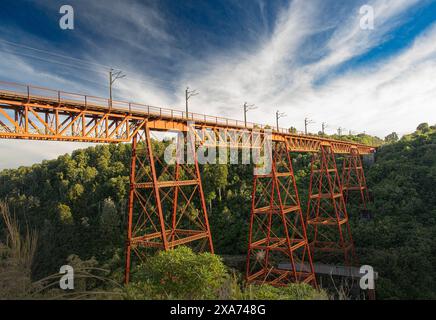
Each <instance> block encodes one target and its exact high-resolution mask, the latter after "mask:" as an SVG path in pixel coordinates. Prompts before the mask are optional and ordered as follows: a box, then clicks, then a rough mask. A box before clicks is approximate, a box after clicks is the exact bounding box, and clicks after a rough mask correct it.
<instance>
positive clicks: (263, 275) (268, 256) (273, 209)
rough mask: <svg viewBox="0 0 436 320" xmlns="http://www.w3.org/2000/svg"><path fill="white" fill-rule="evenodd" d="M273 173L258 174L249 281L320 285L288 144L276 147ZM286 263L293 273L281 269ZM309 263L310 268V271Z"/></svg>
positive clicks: (255, 187) (250, 249)
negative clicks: (315, 271) (279, 266)
mask: <svg viewBox="0 0 436 320" xmlns="http://www.w3.org/2000/svg"><path fill="white" fill-rule="evenodd" d="M271 160H272V170H271V173H270V174H264V175H254V180H253V194H252V205H251V217H250V229H249V239H248V254H247V266H246V279H247V282H249V283H260V284H262V283H269V284H272V285H277V286H280V285H286V284H288V283H290V282H304V283H310V284H312V285H314V286H316V278H315V273H314V269H313V264H312V256H311V253H310V247H309V242H308V240H307V234H306V227H305V224H304V219H303V214H302V211H301V206H300V199H299V196H298V190H297V185H296V181H295V176H294V170H293V168H292V162H291V157H290V153H289V148H288V146H287V143H286V142H277V143H275V145H274V146H273V147H272V159H271ZM283 261H286V262H288V263H289V264H290V265H291V270H284V269H280V268H278V264H279V263H283ZM306 264H307V265H308V266H309V268H308V269H307V270H306V269H305V268H304V267H305V266H306Z"/></svg>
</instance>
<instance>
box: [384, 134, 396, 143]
mask: <svg viewBox="0 0 436 320" xmlns="http://www.w3.org/2000/svg"><path fill="white" fill-rule="evenodd" d="M398 139H399V138H398V134H397V133H396V132H392V133H391V134H388V135H387V136H386V137H385V141H386V142H387V143H393V142H397V141H398Z"/></svg>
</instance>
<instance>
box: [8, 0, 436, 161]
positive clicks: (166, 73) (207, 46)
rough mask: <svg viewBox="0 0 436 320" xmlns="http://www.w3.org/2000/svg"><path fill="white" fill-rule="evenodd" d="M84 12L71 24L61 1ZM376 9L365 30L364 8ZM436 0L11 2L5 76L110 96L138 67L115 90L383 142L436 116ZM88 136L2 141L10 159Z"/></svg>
mask: <svg viewBox="0 0 436 320" xmlns="http://www.w3.org/2000/svg"><path fill="white" fill-rule="evenodd" d="M63 4H69V5H71V6H72V7H73V8H74V11H75V29H74V30H61V29H60V27H59V19H60V18H61V15H60V14H59V8H60V7H61V5H63ZM363 5H370V6H372V8H374V12H375V25H374V29H373V30H363V29H362V28H360V20H361V18H362V15H361V13H360V12H359V9H360V8H361V7H362V6H363ZM435 20H436V1H434V0H372V1H370V0H366V1H364V0H293V1H291V0H289V1H287V0H215V1H212V0H210V1H206V0H195V1H194V0H185V1H181V0H180V1H174V0H161V1H157V0H156V1H133V0H132V1H110V0H93V1H85V0H77V1H74V0H71V1H68V2H66V1H50V0H48V1H25V0H21V1H20V0H3V1H2V10H1V11H0V80H6V81H15V82H20V83H29V84H35V85H40V86H48V87H51V88H54V89H62V90H68V91H77V92H83V93H87V94H92V95H99V96H107V92H108V88H107V82H108V80H107V72H108V68H110V67H114V68H118V69H121V70H123V72H124V73H126V74H127V78H126V79H122V80H120V81H119V82H118V83H117V84H116V87H115V98H118V99H125V100H130V101H137V102H142V103H147V104H152V105H156V106H165V107H173V108H178V109H183V105H184V101H183V98H184V90H185V88H186V86H190V87H191V88H195V89H197V90H198V91H199V92H200V95H198V96H196V97H194V98H193V99H192V101H191V107H190V110H191V111H194V112H200V113H207V114H212V115H222V116H227V117H230V118H237V119H242V105H243V103H244V102H245V101H248V102H249V103H253V104H256V105H257V106H258V107H259V108H258V109H257V110H255V111H253V112H251V113H250V114H249V118H250V119H249V120H252V121H254V122H261V123H270V124H274V112H275V110H277V109H279V110H281V111H282V112H285V113H286V114H287V117H286V118H284V119H282V120H281V121H282V122H281V125H282V126H284V127H286V126H289V127H290V126H294V127H296V128H297V129H299V130H303V128H304V126H303V124H304V118H305V117H309V118H310V119H312V120H314V121H315V123H314V124H312V125H311V127H310V131H312V132H318V131H319V130H320V128H321V123H322V122H326V123H327V124H328V129H327V131H328V132H330V133H333V132H335V131H336V129H337V128H338V127H342V128H345V129H346V131H348V130H352V131H353V132H354V133H359V132H363V131H366V132H368V133H371V134H375V135H379V136H381V137H384V136H385V135H387V134H389V133H390V132H392V131H396V132H398V133H400V134H404V133H407V132H410V131H413V130H414V128H415V127H416V126H417V125H418V124H419V123H421V122H429V123H436V82H435V81H434V80H433V78H434V74H436V60H435V58H436V26H435V22H436V21H435ZM82 146H83V145H80V144H73V143H57V142H54V143H53V142H52V143H48V142H45V143H43V142H25V141H0V153H1V154H8V155H10V156H8V158H5V157H4V156H2V157H0V168H5V167H17V166H19V165H23V164H24V165H27V164H31V163H33V162H35V161H40V160H42V159H46V158H53V157H56V156H57V155H59V154H61V153H65V152H69V151H71V150H73V149H75V148H79V147H82Z"/></svg>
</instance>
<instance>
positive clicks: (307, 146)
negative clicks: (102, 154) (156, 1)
mask: <svg viewBox="0 0 436 320" xmlns="http://www.w3.org/2000/svg"><path fill="white" fill-rule="evenodd" d="M189 121H190V122H193V123H194V124H192V126H193V127H194V128H195V131H194V132H195V134H194V138H193V141H187V140H188V138H187V137H188V134H187V132H188V131H189V129H190V128H189V126H190V125H189ZM242 130H243V131H244V132H245V133H244V134H242V135H241V134H240V132H241V131H242ZM155 131H164V132H165V131H172V132H177V133H178V135H177V139H178V143H177V146H178V147H177V148H176V149H177V150H176V153H177V154H179V153H180V152H181V151H185V150H186V149H188V148H189V146H190V145H191V147H192V150H191V151H192V152H193V153H194V155H196V154H195V152H196V146H212V147H219V146H223V144H224V146H227V147H229V148H233V149H244V148H248V149H252V148H256V146H259V144H258V142H264V141H266V138H265V137H266V136H267V133H268V134H269V136H270V140H271V141H272V142H271V143H270V151H269V152H268V154H269V160H270V161H271V164H272V165H271V170H270V171H269V172H267V173H261V174H256V170H255V173H254V177H253V191H252V201H251V215H250V228H249V234H248V243H249V245H248V254H247V262H246V279H247V281H248V282H252V283H270V284H272V285H284V284H287V283H289V282H304V283H309V284H312V285H314V286H316V285H317V284H316V277H315V270H314V266H313V262H312V259H313V258H319V259H321V260H322V261H323V262H324V260H323V259H327V260H328V259H329V257H330V256H333V255H335V256H339V257H340V259H341V261H343V262H344V263H345V265H352V264H353V263H355V262H356V260H355V255H354V244H353V239H352V236H351V230H350V226H349V223H348V213H347V206H346V202H347V200H350V199H349V197H350V196H351V195H354V196H356V195H357V198H358V201H359V202H360V205H361V206H362V207H363V208H365V207H366V203H367V201H368V190H367V187H366V182H365V176H364V172H363V167H362V162H361V155H365V154H370V153H372V152H374V148H372V147H371V146H367V145H362V144H357V143H351V142H344V141H338V140H331V139H326V138H322V137H318V136H311V135H299V134H291V133H290V132H289V130H288V129H280V128H275V129H272V130H270V127H268V126H263V125H258V124H253V123H247V124H245V122H243V121H237V120H231V119H226V118H221V117H213V116H208V115H203V114H196V113H185V112H181V111H177V110H171V109H164V108H156V107H152V106H148V105H141V104H136V103H127V102H121V101H111V100H108V99H104V98H98V97H93V96H87V95H81V94H75V93H68V92H62V91H55V90H50V89H46V88H41V87H36V86H27V85H20V84H15V83H6V82H0V138H1V139H27V140H51V141H75V142H93V143H132V157H131V166H130V192H129V199H128V213H127V214H128V225H127V241H126V267H125V281H126V282H128V281H129V277H130V268H131V258H132V256H137V257H139V258H141V256H142V255H143V253H144V251H145V249H146V248H157V249H163V250H169V249H171V248H174V247H176V246H178V245H183V244H189V245H191V246H193V245H195V246H198V247H199V248H198V249H200V250H209V251H210V252H212V253H213V252H214V249H213V242H212V235H211V232H210V227H209V221H208V215H207V208H206V203H205V199H204V194H203V187H202V183H204V181H202V180H201V177H200V169H199V163H198V160H197V156H194V157H193V162H192V163H184V162H183V161H175V163H173V164H168V163H166V162H165V161H163V159H161V157H159V156H157V154H156V152H155V150H154V148H153V143H152V138H151V133H152V132H155ZM179 146H180V147H179ZM263 152H265V154H266V151H263ZM293 153H311V154H313V156H312V164H311V176H310V187H309V196H308V199H307V201H308V202H307V203H308V208H307V212H306V213H305V214H304V215H303V213H302V209H301V206H300V198H299V195H298V190H297V186H296V181H295V177H294V171H293V168H292V161H291V154H293ZM335 154H339V155H342V156H343V157H344V162H343V166H342V172H341V173H339V172H338V169H337V166H336V160H335ZM279 262H287V264H288V265H289V266H290V267H289V268H287V269H281V268H279V265H278V263H279Z"/></svg>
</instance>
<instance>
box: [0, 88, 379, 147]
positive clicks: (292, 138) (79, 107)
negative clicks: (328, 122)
mask: <svg viewBox="0 0 436 320" xmlns="http://www.w3.org/2000/svg"><path fill="white" fill-rule="evenodd" d="M187 121H191V122H193V123H195V128H196V129H197V130H199V131H200V134H199V138H203V139H204V140H205V141H206V140H207V139H208V136H209V138H210V135H211V132H213V134H214V135H215V136H219V132H224V134H225V136H226V137H225V140H226V141H227V140H231V137H230V135H231V134H233V135H235V134H236V135H237V134H238V132H239V133H240V132H242V131H244V132H248V133H249V134H251V135H253V132H264V131H265V130H268V129H271V127H270V126H267V125H262V124H256V123H251V122H250V123H247V125H245V123H244V122H243V121H239V120H233V119H227V118H223V117H215V116H209V115H205V114H197V113H188V114H186V112H183V111H179V110H174V109H167V108H159V107H153V106H149V105H143V104H137V103H131V102H123V101H115V100H113V101H110V100H109V99H105V98H99V97H94V96H88V95H81V94H76V93H69V92H64V91H56V90H51V89H47V88H41V87H36V86H27V85H21V84H15V83H8V82H0V138H3V139H33V140H55V141H82V142H95V143H119V142H129V141H131V140H132V137H133V136H134V135H135V134H137V133H138V132H140V131H141V130H143V129H144V127H145V126H146V125H147V126H148V127H149V128H150V129H152V130H159V131H169V130H172V131H188V125H187ZM236 139H238V138H236ZM253 139H254V138H253ZM272 140H273V141H287V142H288V145H289V147H290V149H291V151H296V152H315V151H318V149H319V145H320V144H321V143H329V144H331V145H332V147H333V150H334V151H335V152H336V153H349V152H350V149H351V148H352V147H356V148H357V149H358V150H359V153H360V154H369V153H372V152H373V151H374V148H372V147H370V146H367V145H362V144H357V143H352V142H346V141H339V140H333V139H326V138H322V137H319V136H312V135H302V134H291V133H290V132H289V129H283V128H279V129H277V128H275V129H272ZM203 142H204V141H203ZM236 143H238V144H239V145H240V146H241V147H243V146H242V143H241V139H240V138H239V140H237V141H236Z"/></svg>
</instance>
